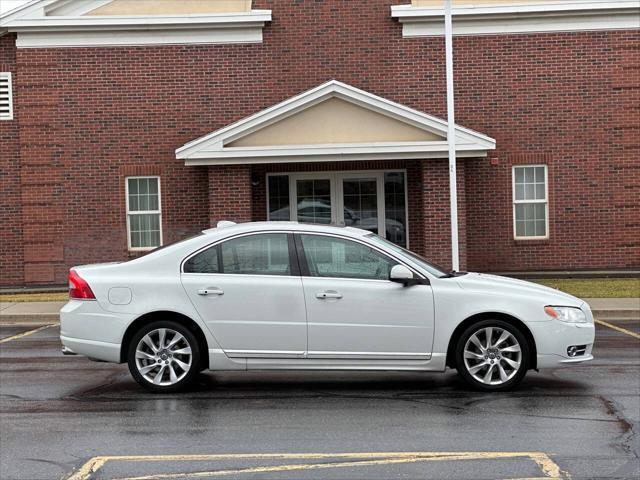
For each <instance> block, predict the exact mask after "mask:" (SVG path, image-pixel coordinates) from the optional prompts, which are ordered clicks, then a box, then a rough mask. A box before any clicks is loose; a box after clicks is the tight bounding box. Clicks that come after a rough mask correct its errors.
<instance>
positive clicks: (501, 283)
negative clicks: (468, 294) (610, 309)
mask: <svg viewBox="0 0 640 480" xmlns="http://www.w3.org/2000/svg"><path fill="white" fill-rule="evenodd" d="M456 280H457V282H458V285H460V287H462V288H463V289H465V290H473V291H482V292H488V293H489V292H491V293H505V294H508V293H513V294H519V295H538V296H539V297H541V298H544V299H548V300H544V301H545V302H548V303H553V302H556V303H557V304H560V305H564V306H569V307H571V306H575V307H580V306H582V304H583V303H584V302H583V301H582V300H580V299H579V298H576V297H574V296H573V295H569V294H568V293H564V292H561V291H560V290H556V289H555V288H550V287H545V286H544V285H539V284H537V283H533V282H527V281H525V280H518V279H516V278H509V277H501V276H498V275H490V274H487V273H468V274H466V275H462V276H460V277H456Z"/></svg>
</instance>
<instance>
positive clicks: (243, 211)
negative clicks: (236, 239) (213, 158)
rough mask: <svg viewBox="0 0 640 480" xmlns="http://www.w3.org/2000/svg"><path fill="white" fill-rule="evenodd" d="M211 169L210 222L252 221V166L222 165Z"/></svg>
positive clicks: (212, 223)
mask: <svg viewBox="0 0 640 480" xmlns="http://www.w3.org/2000/svg"><path fill="white" fill-rule="evenodd" d="M208 170H209V222H210V225H211V226H215V225H216V223H218V222H219V221H220V220H230V221H232V222H250V221H252V216H253V215H252V200H251V167H250V166H249V165H220V166H211V167H208Z"/></svg>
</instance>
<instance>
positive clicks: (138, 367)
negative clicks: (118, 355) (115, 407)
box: [127, 321, 200, 392]
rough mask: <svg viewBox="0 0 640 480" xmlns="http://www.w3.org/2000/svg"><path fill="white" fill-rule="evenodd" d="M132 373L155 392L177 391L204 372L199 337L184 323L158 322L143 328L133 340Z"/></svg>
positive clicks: (130, 351) (129, 358)
mask: <svg viewBox="0 0 640 480" xmlns="http://www.w3.org/2000/svg"><path fill="white" fill-rule="evenodd" d="M127 359H128V364H129V371H130V372H131V375H132V376H133V378H134V379H135V380H136V381H137V382H138V383H139V384H140V385H142V386H143V387H145V388H146V389H148V390H151V391H153V392H175V391H178V390H181V389H183V388H185V387H186V386H187V385H189V384H190V383H191V382H192V381H193V380H194V379H195V377H196V376H197V375H198V373H199V372H200V349H199V348H198V341H197V340H196V337H195V335H194V334H193V333H192V332H191V330H189V329H188V328H186V327H185V326H183V325H181V324H180V323H177V322H173V321H157V322H152V323H149V324H147V325H145V326H144V327H142V328H141V329H140V330H138V332H136V334H135V335H134V336H133V338H132V339H131V343H130V344H129V350H128V355H127Z"/></svg>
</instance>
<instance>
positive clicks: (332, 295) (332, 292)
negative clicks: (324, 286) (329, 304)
mask: <svg viewBox="0 0 640 480" xmlns="http://www.w3.org/2000/svg"><path fill="white" fill-rule="evenodd" d="M316 298H318V299H320V300H324V299H325V298H342V294H341V293H339V292H336V291H335V290H325V291H324V292H318V293H316Z"/></svg>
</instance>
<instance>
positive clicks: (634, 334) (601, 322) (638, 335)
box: [595, 319, 640, 340]
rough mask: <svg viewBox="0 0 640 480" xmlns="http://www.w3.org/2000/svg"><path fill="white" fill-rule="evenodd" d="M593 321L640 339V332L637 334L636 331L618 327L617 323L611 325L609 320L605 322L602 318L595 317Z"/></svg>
mask: <svg viewBox="0 0 640 480" xmlns="http://www.w3.org/2000/svg"><path fill="white" fill-rule="evenodd" d="M595 322H596V323H599V324H600V325H604V326H605V327H609V328H612V329H613V330H617V331H618V332H621V333H626V334H627V335H631V336H632V337H633V338H637V339H638V340H640V334H637V333H636V332H632V331H631V330H627V329H626V328H622V327H618V326H617V325H612V324H610V323H609V322H605V321H604V320H597V319H596V320H595Z"/></svg>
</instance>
